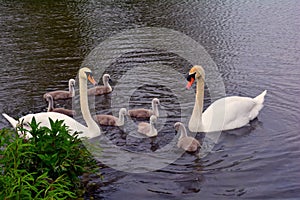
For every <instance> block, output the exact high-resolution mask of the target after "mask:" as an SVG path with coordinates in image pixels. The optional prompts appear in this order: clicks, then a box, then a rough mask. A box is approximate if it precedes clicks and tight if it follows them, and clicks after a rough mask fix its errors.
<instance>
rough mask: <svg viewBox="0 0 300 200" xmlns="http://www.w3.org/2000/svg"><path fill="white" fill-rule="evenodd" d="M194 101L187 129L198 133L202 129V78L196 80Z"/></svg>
mask: <svg viewBox="0 0 300 200" xmlns="http://www.w3.org/2000/svg"><path fill="white" fill-rule="evenodd" d="M196 81H197V88H196V100H195V105H194V109H193V113H192V116H191V119H190V121H189V129H190V131H192V132H199V131H201V130H202V129H203V124H202V111H203V98H204V81H203V79H202V78H197V79H196Z"/></svg>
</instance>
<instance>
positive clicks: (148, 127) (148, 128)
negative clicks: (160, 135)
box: [138, 115, 157, 137]
mask: <svg viewBox="0 0 300 200" xmlns="http://www.w3.org/2000/svg"><path fill="white" fill-rule="evenodd" d="M156 120H157V117H156V116H155V115H151V117H150V124H149V123H147V122H140V123H139V125H138V132H139V133H141V134H144V135H146V136H148V137H155V136H157V130H156V128H155V127H154V124H155V122H156Z"/></svg>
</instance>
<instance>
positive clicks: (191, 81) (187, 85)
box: [186, 78, 195, 89]
mask: <svg viewBox="0 0 300 200" xmlns="http://www.w3.org/2000/svg"><path fill="white" fill-rule="evenodd" d="M194 81H195V79H194V78H191V80H190V81H188V83H187V84H186V89H190V88H191V87H192V85H193V83H194Z"/></svg>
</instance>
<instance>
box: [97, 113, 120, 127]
mask: <svg viewBox="0 0 300 200" xmlns="http://www.w3.org/2000/svg"><path fill="white" fill-rule="evenodd" d="M94 119H95V121H96V122H98V123H99V124H100V125H104V126H117V121H118V118H117V117H115V116H112V115H95V116H94Z"/></svg>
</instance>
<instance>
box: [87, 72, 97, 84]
mask: <svg viewBox="0 0 300 200" xmlns="http://www.w3.org/2000/svg"><path fill="white" fill-rule="evenodd" d="M87 78H88V80H89V81H90V82H91V83H92V84H93V85H97V82H96V81H95V79H94V77H93V76H92V75H91V74H88V77H87Z"/></svg>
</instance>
